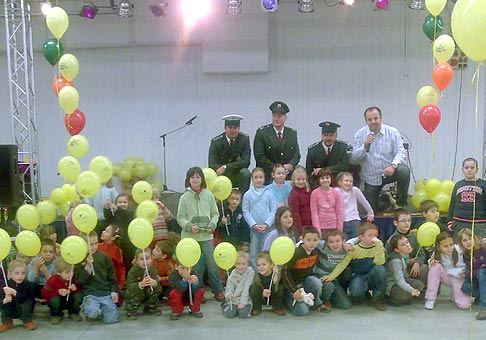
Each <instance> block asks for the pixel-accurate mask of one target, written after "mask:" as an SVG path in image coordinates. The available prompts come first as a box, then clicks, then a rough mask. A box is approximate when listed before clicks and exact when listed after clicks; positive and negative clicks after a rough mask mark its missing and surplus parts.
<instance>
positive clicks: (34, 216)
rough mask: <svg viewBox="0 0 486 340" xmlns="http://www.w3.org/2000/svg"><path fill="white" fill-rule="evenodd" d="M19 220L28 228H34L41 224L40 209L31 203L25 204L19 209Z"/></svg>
mask: <svg viewBox="0 0 486 340" xmlns="http://www.w3.org/2000/svg"><path fill="white" fill-rule="evenodd" d="M17 221H18V222H19V224H20V225H21V226H22V227H23V228H24V229H28V230H34V229H35V228H37V227H38V226H39V224H40V215H39V210H37V208H36V207H35V206H33V205H31V204H24V205H22V206H21V207H20V208H19V209H18V210H17Z"/></svg>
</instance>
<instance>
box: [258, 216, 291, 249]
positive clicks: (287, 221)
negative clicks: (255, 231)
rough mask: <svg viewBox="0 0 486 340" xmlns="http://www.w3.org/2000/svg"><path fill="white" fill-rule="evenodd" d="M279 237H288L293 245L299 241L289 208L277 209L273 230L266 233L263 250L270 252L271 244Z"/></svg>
mask: <svg viewBox="0 0 486 340" xmlns="http://www.w3.org/2000/svg"><path fill="white" fill-rule="evenodd" d="M279 236H287V237H290V238H291V239H292V241H294V243H297V242H298V241H299V235H298V234H297V230H296V229H295V227H294V219H293V218H292V212H291V211H290V208H289V207H279V208H278V209H277V212H276V213H275V223H274V228H273V229H272V231H270V232H269V233H268V235H267V238H266V239H265V244H264V245H263V250H270V247H271V246H272V242H273V241H274V240H275V239H276V238H277V237H279Z"/></svg>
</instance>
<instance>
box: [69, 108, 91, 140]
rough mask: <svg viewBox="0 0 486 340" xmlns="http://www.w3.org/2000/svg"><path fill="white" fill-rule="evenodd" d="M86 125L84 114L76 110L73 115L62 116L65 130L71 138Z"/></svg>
mask: <svg viewBox="0 0 486 340" xmlns="http://www.w3.org/2000/svg"><path fill="white" fill-rule="evenodd" d="M85 124H86V117H85V116H84V113H83V112H81V111H80V110H76V111H74V112H73V113H71V114H70V115H69V114H66V115H65V116H64V125H65V126H66V130H68V132H69V134H70V135H71V136H74V135H77V134H78V133H80V132H81V131H83V129H84V125H85Z"/></svg>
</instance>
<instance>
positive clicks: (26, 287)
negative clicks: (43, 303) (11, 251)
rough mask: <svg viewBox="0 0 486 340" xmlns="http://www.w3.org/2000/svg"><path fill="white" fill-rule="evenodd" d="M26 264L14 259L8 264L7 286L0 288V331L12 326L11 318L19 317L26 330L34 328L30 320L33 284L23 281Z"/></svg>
mask: <svg viewBox="0 0 486 340" xmlns="http://www.w3.org/2000/svg"><path fill="white" fill-rule="evenodd" d="M26 271H27V266H26V265H25V263H24V262H22V261H18V260H14V261H12V262H10V264H9V265H8V278H9V279H8V282H7V283H8V287H3V289H1V290H0V300H1V308H0V310H1V311H2V325H1V326H0V333H3V332H6V331H8V330H9V329H11V328H13V320H12V319H17V318H19V319H20V320H22V322H23V323H24V327H25V328H27V329H28V330H34V329H36V325H35V323H34V322H32V299H33V298H34V294H33V293H34V284H33V283H31V282H28V281H25V274H26Z"/></svg>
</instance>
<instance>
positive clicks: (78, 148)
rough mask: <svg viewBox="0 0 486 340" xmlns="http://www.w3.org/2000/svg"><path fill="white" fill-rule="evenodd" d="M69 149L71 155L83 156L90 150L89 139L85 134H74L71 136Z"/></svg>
mask: <svg viewBox="0 0 486 340" xmlns="http://www.w3.org/2000/svg"><path fill="white" fill-rule="evenodd" d="M67 149H68V152H69V154H70V155H71V156H73V157H76V158H81V157H83V156H85V155H86V154H87V153H88V151H89V142H88V139H87V138H86V137H84V136H83V135H75V136H72V137H71V138H69V141H68V144H67Z"/></svg>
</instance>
